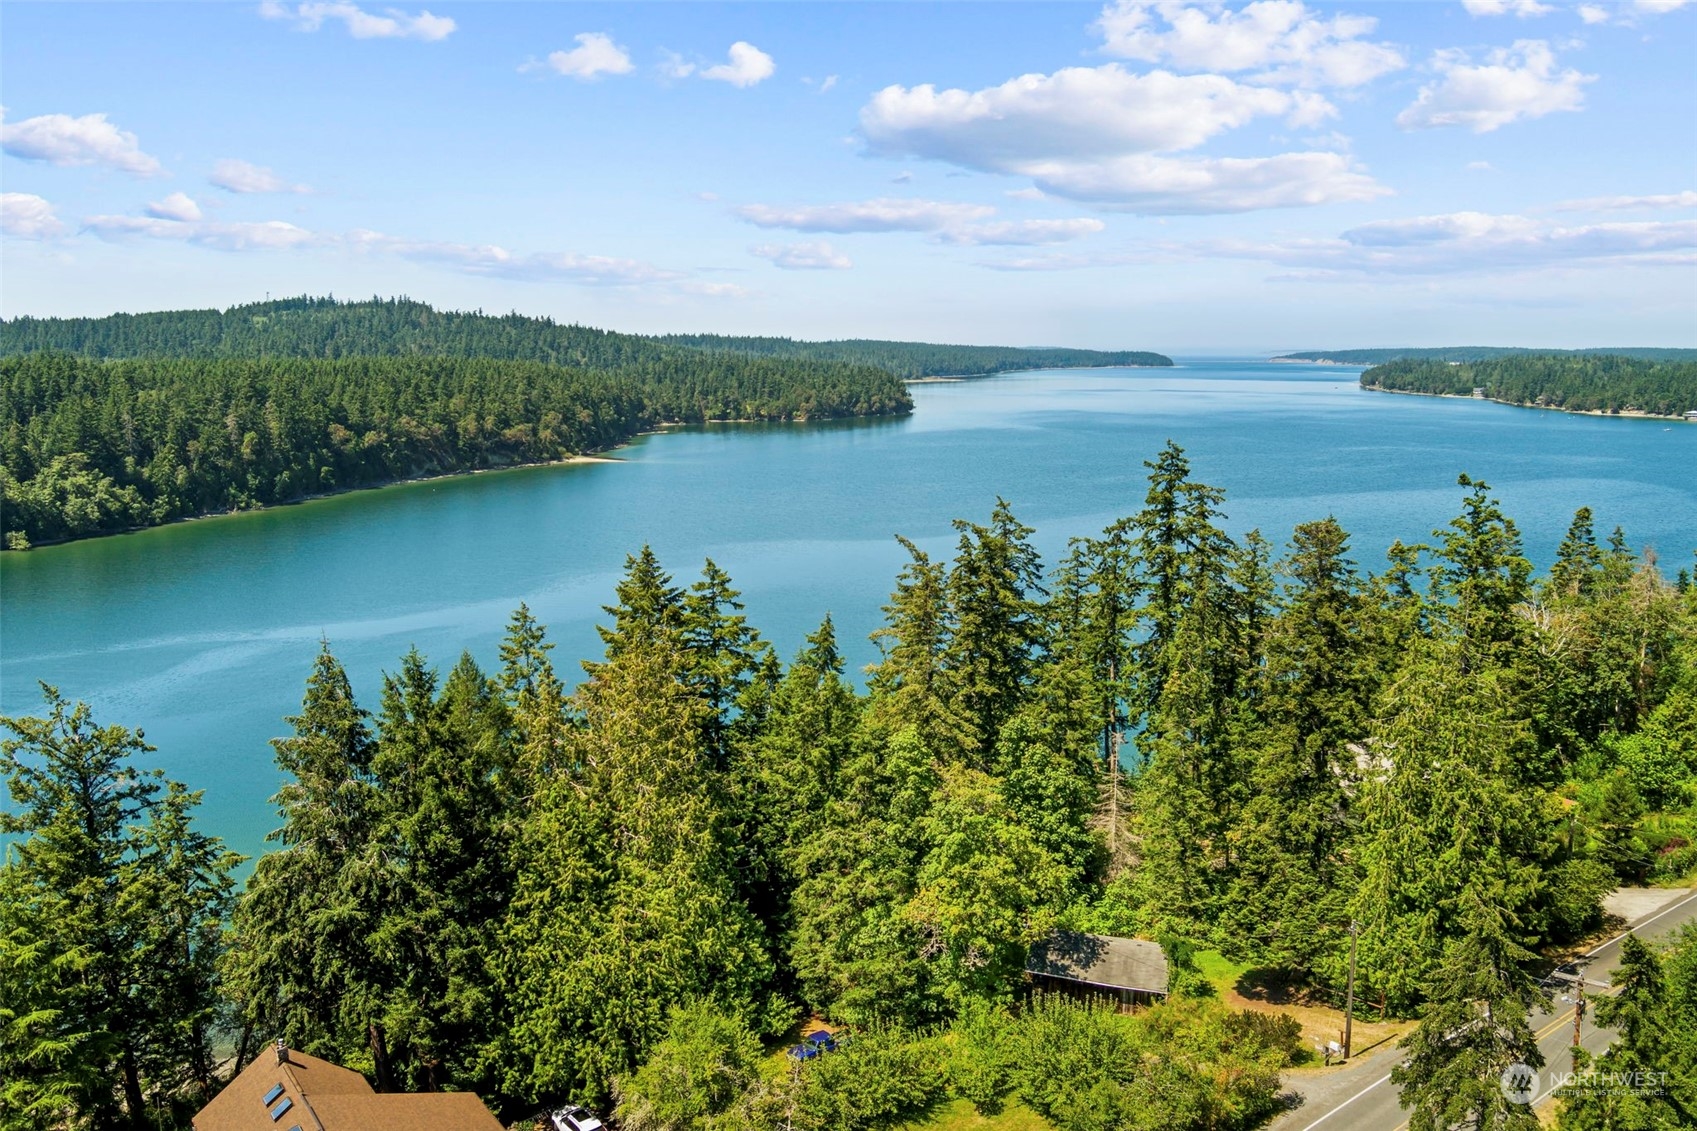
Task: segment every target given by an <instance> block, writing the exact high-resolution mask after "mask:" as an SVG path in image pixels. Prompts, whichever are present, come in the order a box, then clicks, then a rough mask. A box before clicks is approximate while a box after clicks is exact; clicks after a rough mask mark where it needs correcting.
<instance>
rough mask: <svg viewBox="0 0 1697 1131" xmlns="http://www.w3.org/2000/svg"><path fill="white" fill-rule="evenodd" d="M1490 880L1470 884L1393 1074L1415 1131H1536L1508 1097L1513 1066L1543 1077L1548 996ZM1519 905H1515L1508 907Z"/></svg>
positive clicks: (1528, 1112)
mask: <svg viewBox="0 0 1697 1131" xmlns="http://www.w3.org/2000/svg"><path fill="white" fill-rule="evenodd" d="M1507 894H1508V893H1505V892H1503V891H1501V890H1494V888H1493V885H1492V884H1491V883H1490V882H1489V880H1488V879H1487V878H1482V882H1478V883H1470V884H1469V885H1468V886H1467V888H1466V889H1464V891H1463V893H1462V896H1461V899H1460V900H1459V902H1458V905H1457V906H1456V908H1455V915H1456V918H1457V923H1458V926H1459V933H1458V934H1457V936H1456V937H1455V938H1453V939H1451V940H1450V941H1449V943H1448V944H1447V945H1446V946H1445V948H1444V956H1443V960H1442V962H1441V963H1439V965H1438V966H1437V968H1436V969H1435V970H1434V971H1433V974H1432V979H1431V983H1430V988H1429V990H1428V998H1429V1002H1428V1004H1427V1006H1426V1008H1425V1009H1424V1010H1423V1011H1422V1013H1421V1017H1420V1025H1419V1027H1418V1028H1416V1029H1415V1031H1414V1032H1413V1033H1411V1034H1410V1035H1409V1036H1407V1037H1405V1038H1404V1039H1403V1041H1402V1044H1401V1046H1400V1047H1401V1048H1402V1049H1403V1050H1404V1051H1406V1053H1407V1054H1408V1055H1407V1059H1406V1060H1404V1061H1403V1063H1401V1064H1399V1065H1397V1066H1396V1067H1394V1068H1392V1069H1391V1080H1392V1081H1393V1082H1394V1083H1396V1084H1397V1085H1398V1086H1399V1087H1400V1088H1401V1089H1402V1094H1401V1097H1400V1100H1401V1103H1402V1106H1404V1107H1406V1108H1408V1109H1409V1118H1408V1126H1409V1131H1451V1129H1452V1128H1458V1127H1462V1128H1470V1129H1472V1131H1537V1128H1538V1127H1539V1121H1538V1116H1537V1115H1536V1113H1534V1112H1533V1110H1532V1108H1531V1106H1530V1105H1528V1104H1524V1103H1517V1102H1515V1101H1514V1100H1513V1099H1511V1098H1510V1096H1509V1094H1508V1092H1507V1091H1506V1090H1505V1089H1504V1088H1503V1084H1502V1082H1503V1079H1504V1077H1505V1075H1506V1073H1507V1072H1508V1071H1509V1070H1510V1069H1511V1067H1512V1066H1514V1065H1521V1064H1523V1065H1526V1066H1527V1067H1529V1068H1534V1069H1535V1068H1539V1067H1541V1066H1542V1065H1543V1063H1544V1057H1543V1054H1542V1053H1541V1052H1539V1051H1538V1039H1537V1037H1536V1035H1534V1033H1533V1032H1532V1025H1531V1020H1530V1019H1531V1015H1532V1010H1533V1009H1534V1007H1536V1006H1537V1005H1539V1004H1540V1003H1541V1002H1542V1001H1543V1000H1544V993H1543V991H1542V990H1541V989H1539V987H1538V983H1537V981H1536V980H1535V979H1534V977H1533V976H1532V974H1531V973H1530V972H1529V967H1530V964H1531V963H1532V962H1533V961H1534V960H1535V959H1536V957H1537V956H1536V955H1534V954H1533V953H1532V951H1530V950H1528V949H1527V947H1526V945H1525V943H1526V939H1525V936H1524V932H1523V928H1522V927H1521V925H1520V924H1519V923H1518V922H1517V921H1516V920H1515V917H1514V914H1513V912H1512V911H1510V910H1508V909H1507V906H1506V905H1505V901H1504V898H1503V897H1504V896H1505V895H1507ZM1511 898H1512V897H1511Z"/></svg>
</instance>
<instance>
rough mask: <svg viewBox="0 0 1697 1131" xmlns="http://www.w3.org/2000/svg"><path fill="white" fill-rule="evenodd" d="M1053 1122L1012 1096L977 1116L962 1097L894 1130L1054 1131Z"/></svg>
mask: <svg viewBox="0 0 1697 1131" xmlns="http://www.w3.org/2000/svg"><path fill="white" fill-rule="evenodd" d="M1054 1129H1055V1125H1054V1124H1053V1123H1050V1122H1049V1121H1048V1120H1047V1119H1044V1118H1043V1117H1042V1116H1041V1115H1038V1114H1037V1113H1036V1112H1034V1111H1032V1110H1031V1109H1030V1108H1028V1107H1026V1106H1025V1105H1024V1104H1022V1103H1020V1102H1019V1101H1018V1100H1016V1099H1009V1100H1008V1103H1007V1106H1006V1107H1004V1108H1002V1110H1001V1111H1000V1112H998V1113H997V1114H995V1115H991V1116H984V1115H979V1114H978V1113H977V1112H976V1111H974V1110H973V1109H972V1104H970V1103H968V1102H967V1101H966V1100H949V1101H948V1102H947V1103H940V1104H938V1105H936V1106H935V1107H933V1108H932V1109H931V1110H930V1111H928V1112H926V1113H925V1114H924V1115H923V1116H921V1117H920V1118H918V1119H913V1120H909V1121H908V1122H906V1123H898V1124H896V1125H895V1131H1054Z"/></svg>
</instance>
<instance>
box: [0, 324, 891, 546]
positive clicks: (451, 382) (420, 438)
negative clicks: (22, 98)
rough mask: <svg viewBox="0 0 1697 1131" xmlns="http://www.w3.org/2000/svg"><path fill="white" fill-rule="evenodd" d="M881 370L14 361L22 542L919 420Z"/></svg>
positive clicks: (9, 383) (726, 364) (13, 536)
mask: <svg viewBox="0 0 1697 1131" xmlns="http://www.w3.org/2000/svg"><path fill="white" fill-rule="evenodd" d="M910 407H911V401H910V400H909V398H908V395H907V392H906V390H905V389H904V388H903V387H902V385H901V383H900V382H899V381H897V380H896V379H895V378H893V377H891V376H889V375H888V374H886V373H883V372H881V371H879V370H872V369H865V368H855V367H851V366H847V365H838V364H831V363H815V362H797V361H784V360H766V359H761V358H743V357H737V356H733V355H704V354H698V353H689V352H685V351H670V352H668V353H665V354H662V355H661V356H659V357H657V358H654V359H650V360H648V361H645V362H643V363H641V364H640V365H633V366H631V367H628V368H623V369H616V370H585V369H566V368H561V367H559V366H556V365H552V364H544V363H541V362H534V361H492V360H485V359H467V358H457V357H413V356H405V357H364V356H361V357H341V358H339V359H336V360H308V359H300V358H289V357H262V358H220V359H207V358H199V357H168V358H164V357H152V358H145V359H138V360H123V361H99V360H93V359H90V358H86V357H78V356H73V355H71V354H66V353H34V354H24V355H21V356H15V357H6V358H0V495H3V499H0V510H3V512H4V532H5V535H6V537H7V540H8V541H7V545H8V546H14V545H20V544H21V545H27V544H29V543H34V542H46V541H54V540H62V539H68V538H81V537H86V536H89V535H93V534H102V533H108V532H111V531H115V530H124V529H128V528H132V527H137V526H150V525H153V524H155V523H160V522H168V521H170V520H172V519H175V518H182V517H186V516H190V515H200V514H210V513H214V512H219V511H227V510H239V509H245V508H249V507H255V506H264V505H267V504H271V503H281V502H288V501H291V500H294V499H299V498H302V497H304V496H307V495H314V494H320V493H324V492H329V491H336V490H342V489H345V488H350V487H367V486H373V485H376V484H380V483H388V482H393V481H395V480H398V479H406V478H412V477H417V476H420V475H430V474H441V473H445V472H453V471H469V470H474V469H477V468H488V467H502V466H507V465H511V464H516V463H536V462H542V461H547V460H555V459H560V458H563V457H566V456H571V455H578V454H582V453H585V452H596V451H602V450H604V449H607V448H611V447H614V446H616V445H618V444H620V443H622V442H623V441H625V440H628V439H630V438H631V437H632V436H634V435H636V434H637V433H639V432H641V431H644V430H645V429H649V428H653V427H655V426H657V425H659V424H663V423H674V422H675V423H701V422H704V421H709V420H755V419H762V420H798V419H818V418H825V417H836V416H867V415H885V414H892V413H904V412H906V411H908V409H909V408H910Z"/></svg>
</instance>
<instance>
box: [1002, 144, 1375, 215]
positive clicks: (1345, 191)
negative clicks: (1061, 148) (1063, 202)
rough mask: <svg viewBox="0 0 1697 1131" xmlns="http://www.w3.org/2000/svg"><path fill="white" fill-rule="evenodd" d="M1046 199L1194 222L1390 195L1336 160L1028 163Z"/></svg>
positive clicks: (1137, 157) (1140, 158)
mask: <svg viewBox="0 0 1697 1131" xmlns="http://www.w3.org/2000/svg"><path fill="white" fill-rule="evenodd" d="M1025 171H1026V172H1027V173H1028V174H1029V175H1030V177H1031V179H1032V180H1033V181H1034V182H1036V185H1037V187H1038V188H1040V189H1042V190H1043V191H1044V192H1046V193H1048V194H1050V195H1052V196H1064V197H1067V198H1069V199H1071V200H1078V201H1084V202H1087V203H1090V204H1094V205H1096V206H1097V207H1099V208H1106V209H1109V210H1112V211H1122V212H1139V213H1143V214H1145V215H1159V216H1173V215H1201V214H1213V213H1228V212H1253V211H1258V210H1260V209H1264V208H1303V207H1308V206H1311V205H1317V204H1338V203H1344V202H1350V201H1363V200H1373V199H1375V198H1377V197H1381V196H1386V195H1389V193H1390V190H1389V189H1387V188H1385V187H1384V186H1383V185H1381V184H1379V183H1378V182H1377V181H1375V180H1374V179H1373V178H1372V177H1370V176H1368V175H1367V174H1366V173H1363V172H1361V171H1360V170H1359V169H1358V168H1356V166H1355V164H1354V163H1353V162H1352V161H1351V160H1350V159H1349V158H1348V157H1346V156H1344V155H1342V154H1338V153H1323V152H1314V153H1281V154H1278V155H1276V156H1272V157H1164V156H1159V155H1155V154H1131V155H1128V156H1125V157H1116V158H1112V159H1110V160H1106V161H1095V162H1080V161H1052V162H1034V163H1032V164H1030V165H1029V166H1027V168H1026V170H1025Z"/></svg>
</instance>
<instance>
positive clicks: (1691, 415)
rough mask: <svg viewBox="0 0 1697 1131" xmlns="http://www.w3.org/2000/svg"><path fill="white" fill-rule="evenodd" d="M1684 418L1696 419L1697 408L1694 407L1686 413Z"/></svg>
mask: <svg viewBox="0 0 1697 1131" xmlns="http://www.w3.org/2000/svg"><path fill="white" fill-rule="evenodd" d="M1685 419H1687V420H1693V421H1697V408H1694V409H1692V410H1691V411H1690V412H1688V413H1686V414H1685Z"/></svg>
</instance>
